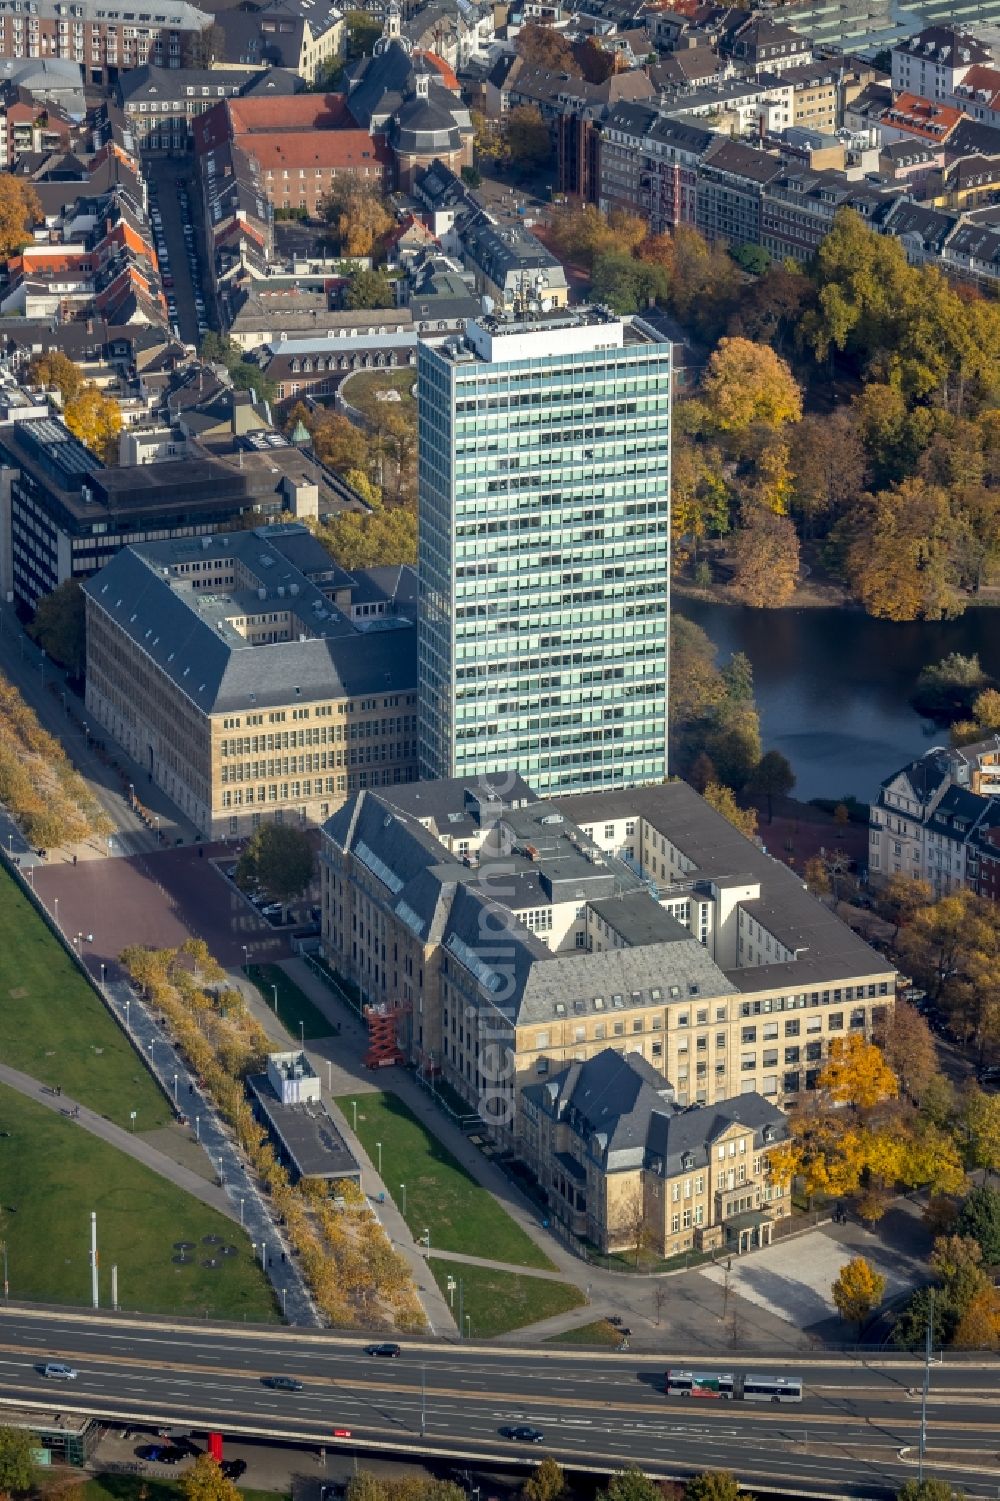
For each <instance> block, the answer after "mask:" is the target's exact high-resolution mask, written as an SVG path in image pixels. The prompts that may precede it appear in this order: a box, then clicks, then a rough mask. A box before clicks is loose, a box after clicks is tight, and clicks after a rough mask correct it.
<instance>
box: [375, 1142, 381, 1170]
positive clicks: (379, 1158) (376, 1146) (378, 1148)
mask: <svg viewBox="0 0 1000 1501" xmlns="http://www.w3.org/2000/svg"><path fill="white" fill-rule="evenodd" d="M375 1150H376V1152H377V1153H378V1175H379V1177H380V1178H381V1176H382V1143H381V1142H380V1141H377V1142H376V1143H375Z"/></svg>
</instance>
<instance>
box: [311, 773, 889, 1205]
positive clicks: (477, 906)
mask: <svg viewBox="0 0 1000 1501" xmlns="http://www.w3.org/2000/svg"><path fill="white" fill-rule="evenodd" d="M320 864H321V877H322V898H321V904H322V905H321V926H322V944H323V949H324V953H325V955H326V958H327V960H328V961H329V963H330V964H331V965H332V966H333V968H334V969H335V970H336V971H337V972H338V973H339V974H340V975H341V976H342V977H343V978H344V980H345V981H346V982H348V984H349V985H351V986H352V987H354V989H355V990H356V991H357V992H358V993H359V994H360V995H361V997H362V999H363V1001H364V1002H365V1003H366V1004H368V1005H371V1006H372V1007H374V1008H376V1010H377V1011H381V1012H388V1013H390V1014H391V1015H392V1016H394V1018H395V1035H394V1037H393V1038H391V1039H388V1041H391V1042H392V1043H394V1044H395V1046H397V1047H398V1049H399V1051H400V1052H401V1053H402V1055H403V1056H404V1057H405V1058H406V1059H408V1060H409V1061H410V1062H412V1063H414V1064H415V1065H416V1066H417V1067H418V1069H420V1070H421V1071H422V1072H423V1073H424V1074H425V1076H426V1077H427V1078H428V1079H443V1080H444V1082H445V1083H446V1084H447V1085H448V1086H449V1088H450V1089H451V1090H453V1091H454V1092H455V1093H456V1094H457V1095H458V1096H459V1097H460V1098H461V1100H462V1101H463V1102H464V1103H465V1105H466V1107H467V1108H468V1110H469V1112H470V1114H477V1115H479V1116H480V1117H481V1118H482V1119H483V1121H484V1123H485V1125H486V1127H487V1129H489V1130H490V1131H491V1132H492V1134H493V1135H494V1136H495V1139H496V1140H497V1141H498V1142H500V1143H501V1144H502V1145H503V1146H504V1147H505V1148H508V1149H512V1150H520V1141H519V1133H520V1132H521V1131H522V1130H523V1119H522V1118H521V1117H519V1114H518V1103H517V1102H518V1098H519V1096H520V1094H521V1092H522V1091H523V1090H524V1089H525V1088H526V1087H527V1086H529V1085H533V1084H536V1083H538V1082H540V1081H545V1080H547V1079H549V1078H550V1077H553V1076H555V1075H556V1073H557V1072H558V1071H559V1070H561V1069H563V1068H565V1067H567V1066H568V1065H571V1064H579V1063H586V1062H587V1061H588V1060H589V1059H592V1058H594V1057H595V1055H597V1054H600V1053H602V1052H604V1050H605V1049H607V1048H609V1047H611V1048H614V1049H615V1050H616V1051H618V1052H620V1053H622V1054H623V1055H625V1056H627V1057H629V1058H634V1057H636V1056H638V1057H640V1058H642V1059H644V1060H645V1062H646V1064H648V1065H650V1067H651V1068H652V1069H653V1070H655V1072H656V1073H657V1074H658V1075H660V1076H661V1078H663V1079H665V1080H667V1081H668V1082H669V1083H670V1084H671V1085H672V1086H673V1089H674V1091H675V1095H674V1098H675V1100H676V1103H677V1105H679V1106H688V1105H710V1106H723V1105H726V1103H727V1102H729V1101H732V1100H733V1099H734V1097H736V1096H739V1095H747V1094H758V1095H762V1096H763V1097H764V1099H765V1100H767V1101H770V1102H771V1103H772V1104H775V1105H780V1104H782V1103H788V1102H790V1101H793V1100H794V1099H795V1098H796V1097H798V1096H801V1095H803V1094H804V1093H806V1092H808V1091H809V1090H812V1089H814V1088H815V1087H816V1083H817V1079H818V1077H819V1074H820V1072H821V1071H822V1068H823V1063H824V1060H825V1059H826V1058H827V1056H828V1054H829V1047H830V1044H831V1042H832V1041H833V1040H834V1039H838V1038H844V1037H848V1036H851V1035H852V1034H855V1035H859V1036H864V1037H871V1036H872V1035H873V1033H874V1031H875V1030H876V1028H877V1027H878V1025H880V1024H881V1021H882V1020H883V1018H884V1015H885V1013H886V1010H887V1008H888V1007H890V1006H891V1005H892V1002H893V996H894V994H895V972H894V970H893V967H892V965H891V963H889V962H888V961H887V960H886V959H885V958H884V957H883V956H882V955H881V954H878V953H876V952H875V951H874V950H873V949H871V948H869V947H868V945H867V944H865V943H863V942H862V941H861V939H860V938H858V937H857V936H856V935H855V934H854V933H852V932H851V930H850V929H849V928H848V927H846V926H845V924H844V923H842V922H840V921H839V919H838V918H836V917H835V916H834V914H833V913H832V912H831V911H830V910H829V908H828V907H826V906H825V905H824V904H823V903H822V902H821V901H819V900H818V899H817V898H816V897H814V896H813V895H811V893H810V892H808V891H807V890H806V889H805V887H804V886H803V884H802V880H801V877H800V876H798V875H796V874H795V872H794V871H792V870H790V869H789V867H788V866H786V865H783V864H781V862H780V861H777V860H775V859H773V858H772V857H771V856H769V855H766V854H765V853H764V852H763V851H762V850H761V849H760V848H759V847H758V846H757V845H756V844H754V843H753V842H752V841H751V840H749V839H746V838H745V837H744V836H743V835H742V834H740V833H739V832H738V831H737V830H736V829H734V828H733V826H732V825H731V824H730V823H728V822H727V821H726V819H724V818H723V817H722V816H721V814H719V813H717V812H716V811H715V810H714V809H713V808H711V807H709V805H708V804H707V803H706V802H705V801H704V799H703V798H701V797H699V795H698V794H697V793H696V792H695V791H694V790H693V789H692V788H691V787H689V786H688V785H687V784H686V783H684V782H668V783H663V784H661V785H659V786H655V787H634V788H627V789H625V790H622V791H611V792H596V793H588V794H582V795H578V796H572V797H565V798H559V799H553V800H551V801H541V800H539V799H537V798H535V796H534V793H533V792H532V790H531V788H530V787H529V786H527V785H526V783H525V782H524V781H523V780H522V779H521V778H520V777H519V776H517V775H516V774H515V773H513V772H511V771H507V770H504V771H503V772H498V773H496V774H494V775H490V776H486V775H480V776H476V777H465V778H456V779H453V780H446V781H436V782H418V783H416V784H415V785H413V786H409V787H391V788H380V789H375V790H374V791H367V792H365V793H360V792H359V793H358V795H357V796H356V797H354V798H352V799H350V800H349V802H348V803H347V804H346V805H345V806H344V807H342V808H341V809H340V810H339V812H337V813H335V814H334V815H333V816H332V817H331V818H330V820H329V822H328V823H327V824H326V825H325V828H324V839H323V844H322V849H321V860H320ZM382 1041H383V1043H384V1042H385V1041H386V1039H383V1040H382ZM751 1207H753V1206H751Z"/></svg>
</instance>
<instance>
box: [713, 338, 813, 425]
mask: <svg viewBox="0 0 1000 1501" xmlns="http://www.w3.org/2000/svg"><path fill="white" fill-rule="evenodd" d="M702 393H703V396H704V399H705V405H706V408H707V411H708V414H709V418H710V420H711V421H712V423H713V424H714V426H715V427H716V428H717V429H718V430H719V431H720V432H724V433H743V432H746V430H747V429H748V428H750V427H751V426H754V425H757V424H760V425H763V426H765V427H775V428H776V427H781V426H783V424H784V423H786V422H798V421H799V420H800V418H801V416H802V391H801V389H800V388H799V384H798V381H797V380H796V379H795V377H794V375H793V374H792V372H791V370H790V368H789V366H788V365H787V364H786V362H785V361H784V360H783V359H782V358H781V357H780V356H779V355H777V354H775V352H774V350H773V349H770V348H769V347H768V346H767V345H766V344H754V343H753V342H752V340H750V339H720V340H719V345H718V348H717V349H716V350H715V352H714V353H713V355H712V357H711V359H710V360H709V362H708V368H707V369H706V371H705V377H704V380H703V381H702Z"/></svg>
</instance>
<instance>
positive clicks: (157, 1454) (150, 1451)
mask: <svg viewBox="0 0 1000 1501" xmlns="http://www.w3.org/2000/svg"><path fill="white" fill-rule="evenodd" d="M135 1452H136V1454H137V1455H138V1457H139V1459H148V1460H149V1462H150V1464H157V1465H179V1464H180V1462H181V1460H182V1459H187V1457H188V1450H186V1449H181V1448H180V1447H179V1446H178V1445H177V1444H143V1445H142V1447H141V1448H140V1449H136V1451H135Z"/></svg>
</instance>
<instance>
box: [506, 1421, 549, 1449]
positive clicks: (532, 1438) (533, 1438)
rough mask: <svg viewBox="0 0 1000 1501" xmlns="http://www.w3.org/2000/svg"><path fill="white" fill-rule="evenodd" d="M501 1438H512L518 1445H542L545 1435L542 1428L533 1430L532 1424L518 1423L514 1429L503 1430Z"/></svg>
mask: <svg viewBox="0 0 1000 1501" xmlns="http://www.w3.org/2000/svg"><path fill="white" fill-rule="evenodd" d="M500 1437H501V1438H512V1439H513V1440H514V1442H515V1443H518V1444H540V1443H541V1442H542V1440H543V1439H544V1437H545V1434H544V1433H543V1432H542V1430H541V1429H540V1428H532V1426H531V1424H530V1423H517V1424H516V1425H515V1426H514V1427H513V1428H501V1429H500Z"/></svg>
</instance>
